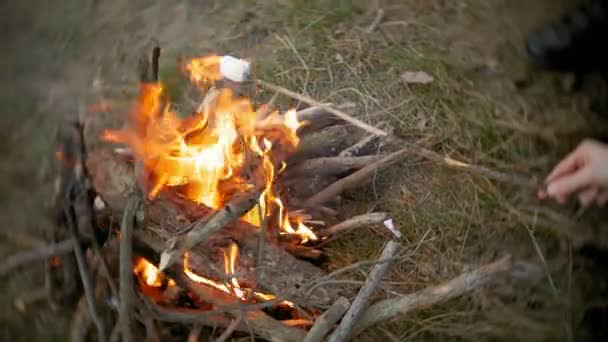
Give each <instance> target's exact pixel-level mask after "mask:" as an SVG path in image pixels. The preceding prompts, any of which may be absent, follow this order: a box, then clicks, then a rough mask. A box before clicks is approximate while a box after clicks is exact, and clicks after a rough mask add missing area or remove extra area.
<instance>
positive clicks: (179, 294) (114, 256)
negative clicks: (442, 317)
mask: <svg viewBox="0 0 608 342" xmlns="http://www.w3.org/2000/svg"><path fill="white" fill-rule="evenodd" d="M159 54H160V50H156V49H155V51H154V53H153V58H152V62H151V63H149V65H150V66H151V67H150V66H146V67H144V68H143V71H142V81H148V82H149V81H153V82H154V81H158V70H157V68H158V57H159ZM144 65H148V64H147V63H144ZM149 68H151V73H150V72H149V71H148V70H149ZM258 84H259V85H260V86H261V87H264V88H265V89H267V90H269V91H272V92H276V93H281V94H283V95H287V96H290V97H293V98H295V99H297V100H299V101H301V102H304V103H307V104H308V105H310V107H308V108H306V109H302V110H300V111H298V112H297V116H298V119H299V120H300V121H306V122H308V123H309V124H308V125H307V126H306V127H305V128H304V129H303V132H302V140H301V143H300V145H299V148H298V150H297V151H296V152H295V153H293V154H290V155H288V156H285V158H284V159H283V160H281V161H280V162H286V163H287V165H288V167H287V171H286V172H285V173H283V174H281V176H280V179H279V183H280V184H282V185H283V186H284V189H283V193H282V195H285V196H286V198H287V200H286V203H287V206H288V207H297V208H301V209H305V210H306V212H307V213H309V215H310V216H311V220H310V221H311V222H314V221H317V222H318V221H323V222H326V223H334V224H331V225H330V224H327V225H325V226H320V227H319V229H317V230H316V233H317V234H318V236H320V237H322V238H324V240H325V241H326V239H335V238H337V237H338V236H345V233H347V232H349V231H351V230H353V229H359V228H365V227H369V226H383V227H386V228H387V229H386V235H387V237H388V242H387V243H386V244H385V245H384V247H383V249H382V251H381V252H380V257H379V258H378V259H377V260H373V261H362V262H358V263H355V264H353V265H349V266H347V267H346V268H344V269H341V270H338V271H335V272H332V273H330V274H327V273H326V272H325V271H324V270H323V269H321V268H320V267H318V266H316V261H318V260H320V259H321V257H322V255H323V253H322V250H321V249H320V247H319V246H320V245H319V244H315V243H310V244H308V245H300V244H297V243H295V242H294V241H291V240H290V239H282V238H281V237H279V236H278V235H277V234H272V232H271V231H268V230H265V229H255V228H254V227H252V226H250V225H249V224H247V223H245V222H243V221H240V220H239V218H240V217H241V216H242V215H243V214H245V213H246V212H248V211H249V210H251V208H253V207H254V206H255V204H256V203H257V199H258V198H259V191H251V192H248V193H243V194H237V195H235V196H233V198H232V199H231V200H230V201H229V202H228V203H227V204H226V205H225V206H224V207H223V208H221V209H219V210H214V209H211V208H208V207H205V206H203V205H200V204H196V203H194V202H191V201H189V200H185V199H183V198H181V197H179V196H177V195H176V194H175V193H172V192H171V191H166V192H164V193H161V195H160V196H158V197H156V198H154V199H152V200H151V199H148V198H146V196H145V195H142V190H143V189H140V186H139V184H140V182H138V177H137V168H138V163H137V161H136V160H135V161H134V160H131V159H129V158H125V156H124V155H122V154H119V153H116V151H115V150H113V149H111V148H109V147H107V146H105V147H101V148H99V147H95V148H89V144H87V139H90V138H91V137H90V136H89V133H87V132H89V131H90V130H89V129H88V127H87V125H91V122H88V121H87V122H78V123H73V124H68V125H65V126H64V127H62V134H61V135H60V139H59V145H58V150H57V157H58V176H57V178H56V182H55V192H54V195H53V208H54V210H53V213H54V222H55V223H56V229H55V230H54V234H53V236H52V240H53V242H52V244H50V245H42V246H37V247H36V248H34V250H32V251H28V252H25V253H21V254H18V255H15V256H13V257H11V258H9V259H8V260H6V261H5V262H4V263H3V264H2V265H0V275H6V274H8V273H9V272H10V271H11V270H13V269H15V268H16V267H18V266H21V265H23V264H25V263H29V262H33V261H36V260H45V261H46V263H47V287H46V290H45V295H46V296H47V297H49V298H50V299H52V300H53V301H54V302H59V303H66V302H69V301H70V300H74V299H75V298H76V300H75V304H76V310H75V313H74V317H73V319H72V327H71V330H70V337H71V340H72V341H84V340H87V339H88V338H89V337H91V335H92V334H95V336H96V339H97V340H99V341H107V340H110V341H117V340H118V339H120V338H122V340H124V341H134V340H141V339H142V337H144V336H145V338H146V339H147V340H151V341H160V340H166V339H168V338H169V337H171V336H173V337H175V336H185V335H187V336H188V340H189V341H194V340H198V339H199V336H200V334H201V333H202V331H203V330H202V327H207V328H213V329H222V333H221V335H220V336H219V338H218V339H217V340H218V341H224V340H226V339H228V338H230V337H231V336H233V335H235V334H238V335H245V336H249V335H253V336H255V337H259V338H263V339H266V340H272V341H307V342H311V341H323V340H328V341H345V340H348V339H349V338H352V337H354V336H356V335H357V334H360V333H361V332H363V331H365V330H366V329H368V328H370V327H371V326H373V325H375V324H377V323H380V322H384V321H387V320H391V319H394V318H396V317H399V316H402V315H405V314H407V313H409V312H411V311H412V310H415V309H418V308H423V307H428V306H430V305H433V304H436V303H440V302H443V301H446V300H450V299H452V298H455V297H458V296H461V295H463V294H466V293H468V292H470V291H473V290H475V289H478V288H480V287H482V286H484V285H486V284H488V283H491V282H493V281H495V280H496V279H499V278H500V277H504V276H511V277H526V278H528V277H530V276H531V275H532V274H536V273H537V269H536V268H535V267H533V266H532V265H529V264H527V263H523V262H515V261H513V260H512V259H511V258H510V257H504V258H501V259H499V260H498V261H495V262H492V263H490V264H486V265H483V266H480V267H479V268H477V269H474V270H472V271H468V272H466V273H463V274H461V275H460V276H458V277H456V278H454V279H451V280H448V281H446V282H445V283H441V284H437V285H433V286H430V287H428V288H426V289H422V290H420V291H418V292H415V293H411V294H405V295H401V296H397V297H395V298H388V299H384V300H379V301H375V302H374V293H375V292H376V289H377V288H378V286H379V284H380V283H381V280H382V278H383V276H384V275H385V273H386V272H387V269H388V268H389V266H390V264H391V263H394V262H398V261H399V260H401V259H402V258H405V256H404V254H405V253H406V252H407V247H403V246H401V241H400V234H399V232H398V228H395V227H394V226H393V223H392V220H390V218H389V217H388V215H387V214H386V213H380V212H374V213H367V214H363V215H358V216H354V217H347V218H346V219H341V218H343V215H344V213H340V212H339V211H337V210H336V209H334V208H336V207H337V206H338V204H339V203H340V196H341V195H342V194H343V193H344V192H345V191H348V190H352V189H355V188H357V187H361V186H364V185H366V184H368V183H369V182H370V181H371V180H372V179H373V177H374V175H375V174H377V173H378V172H379V171H381V170H383V169H385V168H387V167H388V166H390V165H392V164H394V163H397V162H399V161H402V160H403V159H404V158H405V157H407V156H410V155H412V151H414V149H413V147H412V146H408V147H406V148H401V149H395V146H396V144H395V142H398V143H402V141H401V140H399V139H395V138H394V137H392V136H391V135H390V134H388V133H390V132H385V131H384V130H383V129H386V126H383V127H381V128H383V129H381V128H378V127H372V126H369V125H368V124H366V123H363V122H361V121H359V120H358V119H356V118H353V117H351V116H350V115H348V114H346V113H344V112H342V111H341V110H339V109H336V108H334V107H331V106H328V105H325V104H322V103H319V102H317V101H315V100H313V99H311V98H308V97H306V96H304V95H301V94H297V93H294V92H291V91H289V90H287V89H284V88H282V87H279V86H276V85H273V84H270V83H267V82H263V81H258ZM203 101H205V100H203ZM361 131H363V132H366V133H365V134H364V135H361V134H360V133H359V132H361ZM386 147H388V148H386ZM402 147H403V146H402ZM384 149H392V150H394V152H391V153H386V154H383V153H378V151H382V150H384ZM432 156H435V155H432ZM226 241H230V242H233V243H236V244H238V245H239V247H240V248H241V250H242V252H241V254H242V260H241V261H240V264H241V265H240V266H239V270H238V271H237V273H238V276H239V281H241V279H242V280H243V282H245V283H247V284H248V285H249V286H250V287H251V288H252V289H253V290H255V291H262V292H265V293H271V294H273V295H274V296H275V297H276V299H273V300H270V301H266V302H256V301H254V300H242V299H240V298H236V297H235V296H233V295H231V294H229V293H226V292H223V291H220V290H218V289H217V288H214V287H211V286H207V285H204V284H200V283H197V282H194V281H192V280H191V279H190V278H189V277H187V276H186V275H185V274H184V265H183V259H182V257H183V255H184V253H186V252H188V253H189V254H190V260H192V262H191V265H189V267H191V268H192V269H193V270H194V271H195V272H196V273H197V274H205V275H208V276H210V277H212V278H213V279H224V280H226V279H229V278H231V277H233V276H234V275H227V274H225V272H223V271H221V267H218V263H219V262H218V260H214V255H215V254H216V253H217V251H218V250H221V248H224V247H225V245H226ZM58 256H59V257H58ZM136 257H144V258H145V259H146V260H149V261H151V262H152V263H154V264H156V265H159V266H160V268H161V269H162V272H163V279H165V281H167V282H168V281H169V280H170V281H173V282H175V284H176V286H175V287H172V288H168V287H165V288H163V290H166V291H165V292H163V293H161V294H160V296H161V299H160V300H157V299H155V298H154V296H151V295H150V294H149V293H144V292H145V291H143V290H142V287H141V286H140V285H141V284H138V280H137V278H136V276H135V275H134V259H135V258H136ZM366 265H368V266H372V267H371V269H370V271H369V273H368V276H367V279H366V281H365V282H364V284H363V286H362V287H361V288H360V289H359V291H358V293H357V294H356V296H354V297H353V298H346V297H345V296H344V294H343V293H342V292H343V291H341V288H340V281H336V279H337V278H338V277H340V275H343V274H344V273H346V272H348V271H350V270H353V269H357V268H360V267H363V266H366ZM169 290H171V291H169ZM184 296H186V297H188V300H186V301H184V299H183V297H184ZM283 300H287V301H290V302H291V303H293V305H294V309H293V310H295V311H297V312H298V315H297V316H298V317H299V318H298V319H291V320H279V319H277V318H276V317H273V315H272V314H270V313H269V309H270V308H271V307H272V306H273V305H277V304H278V303H279V302H281V301H283Z"/></svg>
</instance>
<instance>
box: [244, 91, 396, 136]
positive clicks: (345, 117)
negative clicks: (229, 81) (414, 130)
mask: <svg viewBox="0 0 608 342" xmlns="http://www.w3.org/2000/svg"><path fill="white" fill-rule="evenodd" d="M256 82H257V84H259V85H261V86H262V87H264V88H267V89H270V90H272V91H276V92H277V93H282V94H284V95H287V96H289V97H292V98H294V99H296V100H298V101H302V102H304V103H306V104H308V105H311V106H316V107H320V108H323V109H325V110H326V111H327V112H329V113H331V114H333V115H335V116H337V117H339V118H340V119H342V120H344V121H346V122H348V123H350V124H353V125H355V126H357V127H359V128H362V129H364V130H366V131H369V132H371V133H374V134H376V135H380V136H386V135H387V133H386V132H384V131H382V130H380V129H378V128H376V127H374V126H371V125H369V124H366V123H365V122H363V121H361V120H359V119H356V118H354V117H352V116H350V115H348V114H346V113H344V112H342V111H340V110H337V109H335V108H333V107H330V106H328V105H326V104H323V103H321V102H319V101H316V100H314V99H312V98H310V97H308V96H305V95H302V94H298V93H296V92H294V91H291V90H288V89H285V88H283V87H281V86H278V85H275V84H272V83H269V82H266V81H262V80H256Z"/></svg>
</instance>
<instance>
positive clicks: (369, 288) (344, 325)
mask: <svg viewBox="0 0 608 342" xmlns="http://www.w3.org/2000/svg"><path fill="white" fill-rule="evenodd" d="M398 247H399V243H398V242H395V241H393V240H391V241H389V242H388V243H387V244H386V246H385V247H384V249H383V250H382V254H381V255H380V258H379V260H386V259H390V258H392V257H393V256H394V255H395V253H397V248H398ZM388 266H389V263H388V262H385V263H381V264H377V265H376V266H374V268H372V270H371V271H370V273H369V276H368V278H367V280H366V282H365V284H364V285H363V287H361V289H360V290H359V293H358V294H357V297H355V300H354V301H353V303H352V305H351V306H350V308H349V309H348V311H347V312H346V314H345V315H344V317H343V318H342V321H341V322H340V324H339V325H338V327H337V328H336V330H335V331H334V332H333V334H331V336H330V337H329V339H328V341H329V342H340V341H345V340H347V339H348V337H349V335H350V334H351V331H352V329H353V328H354V327H355V326H356V325H357V324H358V321H359V318H360V317H361V315H363V311H364V310H365V309H366V308H367V305H368V303H369V300H370V299H371V296H372V294H374V291H375V290H376V288H377V287H378V284H380V281H381V280H382V277H384V274H385V273H386V271H387V269H388Z"/></svg>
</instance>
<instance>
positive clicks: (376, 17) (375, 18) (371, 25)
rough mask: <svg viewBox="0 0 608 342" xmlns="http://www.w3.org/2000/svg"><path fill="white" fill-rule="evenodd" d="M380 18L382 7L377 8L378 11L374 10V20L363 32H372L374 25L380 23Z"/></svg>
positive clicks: (382, 15)
mask: <svg viewBox="0 0 608 342" xmlns="http://www.w3.org/2000/svg"><path fill="white" fill-rule="evenodd" d="M382 18H384V10H383V9H382V8H378V11H376V16H375V17H374V20H373V21H372V22H371V24H369V26H368V27H367V28H366V29H365V32H367V33H372V32H374V30H375V29H376V27H378V24H380V22H381V21H382Z"/></svg>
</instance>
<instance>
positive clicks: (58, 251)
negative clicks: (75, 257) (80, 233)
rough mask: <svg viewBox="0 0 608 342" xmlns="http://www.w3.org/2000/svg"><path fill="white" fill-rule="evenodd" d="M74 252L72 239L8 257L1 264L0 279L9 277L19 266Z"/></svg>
mask: <svg viewBox="0 0 608 342" xmlns="http://www.w3.org/2000/svg"><path fill="white" fill-rule="evenodd" d="M73 250H74V242H73V240H72V239H68V240H64V241H62V242H59V243H54V244H50V245H46V246H43V247H40V248H37V249H34V250H31V251H26V252H20V253H17V254H15V255H12V256H10V257H8V258H7V259H6V260H5V261H4V262H3V263H2V264H0V278H2V277H4V276H6V275H8V274H9V273H10V272H11V271H12V270H13V269H15V268H17V267H19V266H23V265H25V264H28V263H30V262H34V261H39V260H44V259H47V258H50V257H52V256H54V255H63V254H68V253H70V252H71V251H73Z"/></svg>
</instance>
